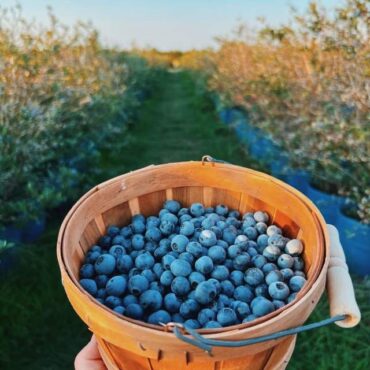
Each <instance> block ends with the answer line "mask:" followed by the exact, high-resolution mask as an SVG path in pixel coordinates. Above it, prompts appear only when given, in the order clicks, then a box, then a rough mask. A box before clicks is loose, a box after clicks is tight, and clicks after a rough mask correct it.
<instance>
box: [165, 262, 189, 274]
mask: <svg viewBox="0 0 370 370" xmlns="http://www.w3.org/2000/svg"><path fill="white" fill-rule="evenodd" d="M170 269H171V272H172V273H173V274H174V275H175V276H189V275H190V274H191V272H192V268H191V265H190V263H189V262H188V261H185V260H181V259H175V260H174V261H173V262H172V263H171V265H170Z"/></svg>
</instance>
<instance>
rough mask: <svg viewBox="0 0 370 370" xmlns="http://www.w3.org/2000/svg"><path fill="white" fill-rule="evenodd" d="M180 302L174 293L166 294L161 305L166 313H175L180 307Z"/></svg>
mask: <svg viewBox="0 0 370 370" xmlns="http://www.w3.org/2000/svg"><path fill="white" fill-rule="evenodd" d="M181 303H182V302H181V300H180V299H179V298H178V297H177V296H176V294H174V293H168V294H166V295H165V296H164V300H163V304H164V307H165V309H166V310H167V311H168V312H171V313H176V312H178V311H179V309H180V306H181Z"/></svg>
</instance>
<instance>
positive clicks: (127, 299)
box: [122, 294, 139, 308]
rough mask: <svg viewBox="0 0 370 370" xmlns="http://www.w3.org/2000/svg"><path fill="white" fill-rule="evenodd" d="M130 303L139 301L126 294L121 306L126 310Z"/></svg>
mask: <svg viewBox="0 0 370 370" xmlns="http://www.w3.org/2000/svg"><path fill="white" fill-rule="evenodd" d="M131 303H139V300H138V299H137V297H135V296H134V295H132V294H127V295H126V296H124V297H123V299H122V304H123V306H124V307H126V308H127V306H128V305H129V304H131Z"/></svg>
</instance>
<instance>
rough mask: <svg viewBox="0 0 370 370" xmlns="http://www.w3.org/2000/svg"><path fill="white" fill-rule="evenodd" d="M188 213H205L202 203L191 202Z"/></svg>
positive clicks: (197, 214) (198, 214)
mask: <svg viewBox="0 0 370 370" xmlns="http://www.w3.org/2000/svg"><path fill="white" fill-rule="evenodd" d="M190 213H191V214H192V215H193V216H194V217H200V216H203V215H204V214H205V209H204V206H203V204H201V203H193V204H192V205H191V206H190Z"/></svg>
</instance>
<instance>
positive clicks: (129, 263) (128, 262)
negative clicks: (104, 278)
mask: <svg viewBox="0 0 370 370" xmlns="http://www.w3.org/2000/svg"><path fill="white" fill-rule="evenodd" d="M133 266H134V261H133V260H132V257H131V256H129V255H128V254H124V255H121V256H119V257H118V258H117V271H118V272H120V273H125V274H127V273H128V272H129V271H130V270H131V269H132V267H133Z"/></svg>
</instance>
